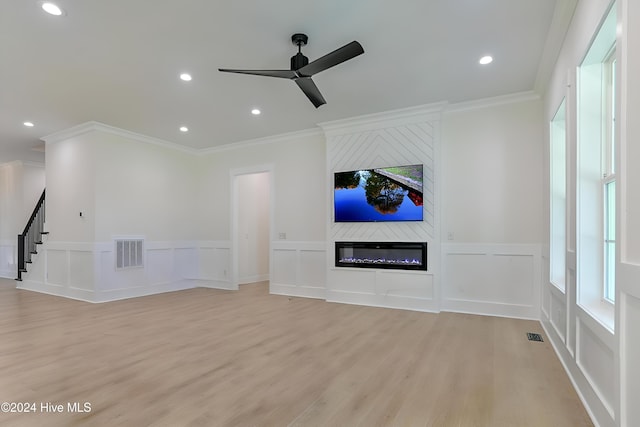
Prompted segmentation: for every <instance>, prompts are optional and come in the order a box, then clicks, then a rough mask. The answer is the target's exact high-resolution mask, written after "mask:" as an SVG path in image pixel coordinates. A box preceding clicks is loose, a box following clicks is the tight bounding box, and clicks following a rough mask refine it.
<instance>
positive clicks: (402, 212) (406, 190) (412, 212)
mask: <svg viewBox="0 0 640 427" xmlns="http://www.w3.org/2000/svg"><path fill="white" fill-rule="evenodd" d="M422 181H423V174H422V165H408V166H394V167H385V168H376V169H362V170H353V171H346V172H336V173H335V174H334V180H333V185H334V191H333V207H334V220H335V222H382V221H422V219H423V218H422V214H423V206H422Z"/></svg>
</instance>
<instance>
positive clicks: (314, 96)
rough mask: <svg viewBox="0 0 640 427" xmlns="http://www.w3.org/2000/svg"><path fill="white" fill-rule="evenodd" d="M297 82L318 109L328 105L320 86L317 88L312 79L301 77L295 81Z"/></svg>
mask: <svg viewBox="0 0 640 427" xmlns="http://www.w3.org/2000/svg"><path fill="white" fill-rule="evenodd" d="M295 82H296V83H297V84H298V87H299V88H300V89H302V91H303V92H304V94H305V95H307V98H309V101H311V103H312V104H313V105H314V106H315V107H316V108H318V107H319V106H321V105H323V104H326V103H327V101H325V100H324V98H323V97H322V94H321V93H320V90H319V89H318V86H316V84H315V83H314V82H313V80H311V77H300V78H298V79H295Z"/></svg>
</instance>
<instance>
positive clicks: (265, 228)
mask: <svg viewBox="0 0 640 427" xmlns="http://www.w3.org/2000/svg"><path fill="white" fill-rule="evenodd" d="M232 182H233V200H234V203H233V206H234V210H233V213H232V223H233V224H232V230H233V233H232V234H233V236H232V240H233V261H234V262H233V270H234V279H235V280H234V282H235V283H237V284H238V285H244V284H248V283H256V282H263V281H268V280H269V277H270V268H269V266H270V261H269V260H270V250H271V228H272V227H271V220H272V213H271V193H272V191H271V171H270V170H265V169H264V168H260V170H257V171H244V172H242V173H236V174H234V176H233V179H232Z"/></svg>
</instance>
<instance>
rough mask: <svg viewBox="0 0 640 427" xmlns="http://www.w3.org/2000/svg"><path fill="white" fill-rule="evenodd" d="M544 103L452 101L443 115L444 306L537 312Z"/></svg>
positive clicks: (528, 99) (527, 97)
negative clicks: (454, 102) (459, 102)
mask: <svg viewBox="0 0 640 427" xmlns="http://www.w3.org/2000/svg"><path fill="white" fill-rule="evenodd" d="M541 122H542V103H541V101H540V100H538V99H537V97H535V96H533V95H532V94H520V95H514V96H509V97H501V98H496V99H493V100H485V101H484V102H474V103H469V104H458V105H452V106H450V108H449V109H448V110H447V111H446V112H445V114H444V116H443V121H442V206H441V213H442V228H441V240H442V242H443V244H442V269H443V273H442V274H443V277H442V308H443V309H444V310H450V311H462V312H472V313H482V314H489V315H497V316H512V317H523V318H538V316H539V314H538V313H539V307H540V298H539V296H540V286H541V244H542V242H543V238H544V235H543V232H542V230H543V219H542V218H543V200H542V194H543V191H542V183H543V135H542V131H543V128H542V126H541V124H540V123H541Z"/></svg>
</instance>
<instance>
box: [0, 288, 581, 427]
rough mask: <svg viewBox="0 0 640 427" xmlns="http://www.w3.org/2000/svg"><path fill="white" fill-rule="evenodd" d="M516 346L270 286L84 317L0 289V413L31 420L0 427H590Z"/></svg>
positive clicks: (560, 384) (542, 356) (511, 331)
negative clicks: (21, 407) (4, 409)
mask: <svg viewBox="0 0 640 427" xmlns="http://www.w3.org/2000/svg"><path fill="white" fill-rule="evenodd" d="M526 332H538V333H542V328H541V327H540V324H539V323H538V322H534V321H524V320H514V319H504V318H495V317H487V316H473V315H466V314H454V313H440V314H429V313H418V312H411V311H403V310H391V309H382V308H373V307H360V306H353V305H344V304H333V303H327V302H324V301H319V300H312V299H304V298H288V297H283V296H276V295H269V294H268V285H267V284H266V283H261V284H255V285H243V286H242V287H241V289H240V291H237V292H232V291H219V290H211V289H192V290H187V291H181V292H174V293H169V294H161V295H154V296H149V297H144V298H136V299H130V300H125V301H118V302H112V303H106V304H97V305H96V304H89V303H83V302H79V301H73V300H67V299H63V298H58V297H53V296H48V295H44V294H38V293H33V292H28V291H20V290H16V289H15V283H14V282H13V281H12V280H4V279H0V346H1V347H0V348H1V351H0V402H22V403H25V402H29V403H35V404H36V406H37V408H36V409H37V411H36V413H22V414H17V413H0V426H12V427H13V426H18V427H19V426H367V427H368V426H438V427H439V426H444V427H446V426H456V427H458V426H463V427H464V426H491V427H493V426H498V427H499V426H508V427H514V426H532V427H542V426H572V427H574V426H591V425H593V424H592V423H591V421H590V419H589V417H588V415H587V413H586V411H585V409H584V408H583V406H582V404H581V403H580V400H579V399H578V397H577V395H576V393H575V391H574V389H573V387H572V385H571V383H570V381H569V379H568V377H567V375H566V373H565V372H564V370H563V368H562V366H561V364H560V362H559V360H558V359H557V357H556V355H555V353H554V352H553V349H552V348H551V346H550V344H549V343H548V342H544V343H540V342H531V341H527V338H526ZM47 402H50V403H52V404H56V405H57V404H62V405H64V412H63V413H46V412H42V411H41V409H42V408H41V404H46V403H47ZM69 402H72V403H73V402H78V403H80V407H83V404H84V402H88V403H90V409H91V410H90V412H84V413H69V412H68V407H67V404H68V403H69Z"/></svg>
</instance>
